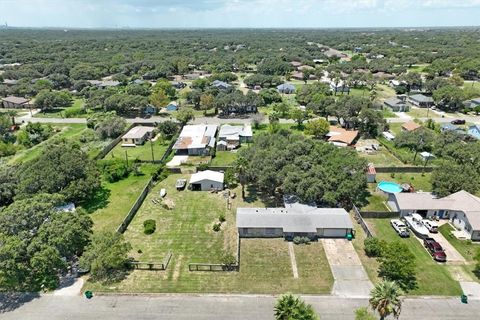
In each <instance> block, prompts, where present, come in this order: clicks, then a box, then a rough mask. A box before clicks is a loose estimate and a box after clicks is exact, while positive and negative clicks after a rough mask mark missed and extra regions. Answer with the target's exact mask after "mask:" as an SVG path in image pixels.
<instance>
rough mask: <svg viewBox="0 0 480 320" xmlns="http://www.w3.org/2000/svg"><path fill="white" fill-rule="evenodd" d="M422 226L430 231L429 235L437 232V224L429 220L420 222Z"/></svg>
mask: <svg viewBox="0 0 480 320" xmlns="http://www.w3.org/2000/svg"><path fill="white" fill-rule="evenodd" d="M422 222H423V225H424V226H425V227H426V228H427V229H428V231H430V232H431V233H437V232H438V224H437V223H436V222H435V221H431V220H422Z"/></svg>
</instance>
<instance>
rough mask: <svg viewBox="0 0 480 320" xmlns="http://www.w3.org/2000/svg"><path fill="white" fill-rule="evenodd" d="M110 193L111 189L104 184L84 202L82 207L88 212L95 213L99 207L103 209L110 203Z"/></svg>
mask: <svg viewBox="0 0 480 320" xmlns="http://www.w3.org/2000/svg"><path fill="white" fill-rule="evenodd" d="M110 194H111V191H110V190H109V189H107V188H105V187H104V186H102V187H100V188H99V189H98V190H97V191H96V192H95V194H94V195H92V196H91V197H90V198H89V199H87V200H86V201H85V202H84V203H82V207H83V208H84V209H85V211H86V212H87V213H93V212H95V211H96V210H98V209H103V208H105V207H106V206H107V205H108V204H109V203H110V201H109V200H108V199H109V198H110Z"/></svg>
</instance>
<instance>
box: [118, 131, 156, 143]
mask: <svg viewBox="0 0 480 320" xmlns="http://www.w3.org/2000/svg"><path fill="white" fill-rule="evenodd" d="M154 130H155V128H154V127H146V126H136V127H133V128H132V129H130V130H129V131H128V132H127V133H126V134H125V135H123V137H122V147H135V146H137V145H142V144H144V143H145V141H146V140H148V139H151V138H152V135H153V131H154Z"/></svg>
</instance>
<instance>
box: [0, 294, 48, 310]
mask: <svg viewBox="0 0 480 320" xmlns="http://www.w3.org/2000/svg"><path fill="white" fill-rule="evenodd" d="M37 298H40V294H38V293H36V292H33V293H0V314H1V313H6V312H11V311H13V310H15V309H17V308H20V307H21V306H22V305H23V304H25V303H28V302H30V301H32V300H34V299H37Z"/></svg>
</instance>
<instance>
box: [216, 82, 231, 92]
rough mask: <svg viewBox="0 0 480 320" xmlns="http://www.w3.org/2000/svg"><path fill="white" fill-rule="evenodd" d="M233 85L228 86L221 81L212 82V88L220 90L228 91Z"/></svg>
mask: <svg viewBox="0 0 480 320" xmlns="http://www.w3.org/2000/svg"><path fill="white" fill-rule="evenodd" d="M231 86H232V85H231V84H228V83H226V82H224V81H220V80H215V81H213V82H212V87H215V88H217V89H220V90H227V89H229V88H230V87H231Z"/></svg>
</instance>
